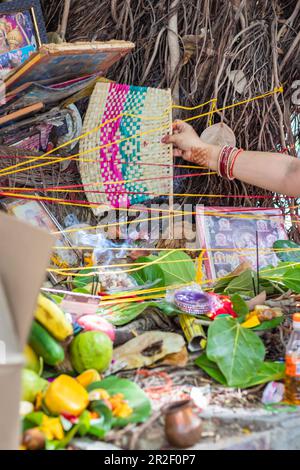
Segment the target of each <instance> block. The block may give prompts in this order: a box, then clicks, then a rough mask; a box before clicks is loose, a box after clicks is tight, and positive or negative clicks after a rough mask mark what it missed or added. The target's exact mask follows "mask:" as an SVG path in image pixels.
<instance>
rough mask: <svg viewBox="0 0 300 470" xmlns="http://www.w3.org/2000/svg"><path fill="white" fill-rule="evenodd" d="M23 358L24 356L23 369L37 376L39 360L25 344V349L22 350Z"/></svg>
mask: <svg viewBox="0 0 300 470" xmlns="http://www.w3.org/2000/svg"><path fill="white" fill-rule="evenodd" d="M24 356H25V366H24V367H25V368H26V369H30V370H33V371H34V372H36V373H37V374H39V373H40V369H41V364H40V361H39V358H38V356H37V354H36V353H35V352H34V350H33V349H32V348H31V347H30V346H29V345H28V344H26V346H25V349H24Z"/></svg>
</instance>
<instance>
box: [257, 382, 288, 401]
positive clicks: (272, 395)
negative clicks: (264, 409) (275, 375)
mask: <svg viewBox="0 0 300 470" xmlns="http://www.w3.org/2000/svg"><path fill="white" fill-rule="evenodd" d="M283 396H284V384H283V383H281V382H269V383H268V385H267V386H266V387H265V389H264V392H263V396H262V400H261V401H262V403H263V404H264V405H270V404H272V403H279V402H281V401H282V400H283Z"/></svg>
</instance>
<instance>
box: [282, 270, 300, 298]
mask: <svg viewBox="0 0 300 470" xmlns="http://www.w3.org/2000/svg"><path fill="white" fill-rule="evenodd" d="M282 281H283V283H284V284H285V286H286V287H287V288H288V289H291V290H292V291H293V292H296V293H297V294H300V266H296V267H294V268H289V269H287V270H286V271H285V273H284V275H283V279H282Z"/></svg>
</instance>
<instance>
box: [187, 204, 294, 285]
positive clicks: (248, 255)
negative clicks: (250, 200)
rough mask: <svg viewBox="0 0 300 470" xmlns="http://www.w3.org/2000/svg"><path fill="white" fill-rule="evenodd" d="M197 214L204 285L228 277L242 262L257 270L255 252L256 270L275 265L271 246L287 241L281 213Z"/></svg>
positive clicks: (201, 209)
mask: <svg viewBox="0 0 300 470" xmlns="http://www.w3.org/2000/svg"><path fill="white" fill-rule="evenodd" d="M196 213H197V216H196V217H197V238H198V242H199V244H200V248H202V249H203V250H204V268H205V272H204V275H205V278H206V280H207V281H210V282H214V281H215V280H216V279H219V278H221V277H225V276H227V275H228V274H230V273H231V272H232V271H234V270H235V269H236V268H237V267H238V266H239V265H240V264H241V263H243V262H248V263H249V264H250V265H251V266H252V268H253V269H254V270H256V269H257V252H258V262H259V266H258V267H259V269H262V268H264V267H266V266H268V265H273V266H276V265H277V264H278V258H277V256H276V254H275V253H274V251H273V250H272V248H273V243H274V242H275V241H276V240H283V239H287V234H286V231H285V228H284V217H283V214H282V211H281V210H280V209H276V208H265V207H264V208H255V207H247V208H246V207H244V208H234V207H205V206H197V208H196ZM257 242H258V243H257Z"/></svg>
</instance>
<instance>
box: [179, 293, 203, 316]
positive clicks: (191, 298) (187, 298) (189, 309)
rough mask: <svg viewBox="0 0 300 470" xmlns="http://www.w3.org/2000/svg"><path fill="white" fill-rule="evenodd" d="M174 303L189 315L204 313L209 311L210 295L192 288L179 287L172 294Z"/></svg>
mask: <svg viewBox="0 0 300 470" xmlns="http://www.w3.org/2000/svg"><path fill="white" fill-rule="evenodd" d="M174 302H175V305H176V306H177V307H178V308H179V309H180V310H182V311H183V312H185V313H188V314H190V315H205V314H206V313H208V312H210V311H211V299H210V296H209V295H207V294H205V293H203V292H199V291H196V290H192V289H180V290H178V291H177V292H176V293H175V295H174Z"/></svg>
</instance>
